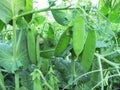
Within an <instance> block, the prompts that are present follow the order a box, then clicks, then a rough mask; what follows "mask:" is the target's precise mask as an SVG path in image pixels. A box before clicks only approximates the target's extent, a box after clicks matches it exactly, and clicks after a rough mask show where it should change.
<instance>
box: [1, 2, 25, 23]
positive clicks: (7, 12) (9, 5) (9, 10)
mask: <svg viewBox="0 0 120 90" xmlns="http://www.w3.org/2000/svg"><path fill="white" fill-rule="evenodd" d="M14 1H15V2H14ZM24 7H25V0H0V19H1V20H2V21H3V22H4V23H5V24H7V23H8V22H9V21H10V20H11V19H12V18H13V17H14V16H13V15H17V14H18V13H19V11H21V10H23V9H24ZM13 9H14V10H13Z"/></svg>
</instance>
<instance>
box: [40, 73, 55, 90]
mask: <svg viewBox="0 0 120 90" xmlns="http://www.w3.org/2000/svg"><path fill="white" fill-rule="evenodd" d="M40 76H41V78H42V79H43V81H44V83H45V85H46V86H47V87H48V88H49V89H50V90H54V89H53V88H52V87H51V86H50V85H49V84H48V83H47V81H46V79H45V78H44V76H43V74H42V72H41V71H40Z"/></svg>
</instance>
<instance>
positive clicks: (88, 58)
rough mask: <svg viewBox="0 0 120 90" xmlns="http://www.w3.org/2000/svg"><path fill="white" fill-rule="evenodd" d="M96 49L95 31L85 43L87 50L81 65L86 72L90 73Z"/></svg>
mask: <svg viewBox="0 0 120 90" xmlns="http://www.w3.org/2000/svg"><path fill="white" fill-rule="evenodd" d="M95 47H96V32H95V30H90V31H89V33H88V36H87V40H86V43H85V48H84V51H83V54H82V62H81V65H82V67H83V69H84V71H85V72H86V71H88V70H89V69H90V67H91V64H92V60H93V57H94V52H95Z"/></svg>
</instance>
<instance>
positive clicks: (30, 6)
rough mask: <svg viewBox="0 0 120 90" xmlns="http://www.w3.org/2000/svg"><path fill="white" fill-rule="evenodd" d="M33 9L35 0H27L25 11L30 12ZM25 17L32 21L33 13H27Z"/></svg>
mask: <svg viewBox="0 0 120 90" xmlns="http://www.w3.org/2000/svg"><path fill="white" fill-rule="evenodd" d="M32 10H33V0H26V7H25V10H24V12H29V11H32ZM24 18H25V20H26V21H27V22H30V21H31V19H32V14H28V15H25V16H24Z"/></svg>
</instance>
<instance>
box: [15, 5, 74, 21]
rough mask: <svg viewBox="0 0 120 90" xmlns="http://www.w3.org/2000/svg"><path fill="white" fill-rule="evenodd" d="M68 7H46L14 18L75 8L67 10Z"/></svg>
mask: <svg viewBox="0 0 120 90" xmlns="http://www.w3.org/2000/svg"><path fill="white" fill-rule="evenodd" d="M69 7H70V6H66V7H62V8H61V7H60V8H52V7H47V8H43V9H39V10H33V11H29V12H25V13H23V14H20V15H17V16H15V17H13V19H14V18H19V17H23V16H25V15H28V14H33V13H39V12H45V11H50V10H66V9H75V8H69Z"/></svg>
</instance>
